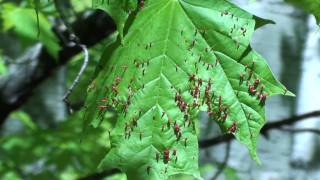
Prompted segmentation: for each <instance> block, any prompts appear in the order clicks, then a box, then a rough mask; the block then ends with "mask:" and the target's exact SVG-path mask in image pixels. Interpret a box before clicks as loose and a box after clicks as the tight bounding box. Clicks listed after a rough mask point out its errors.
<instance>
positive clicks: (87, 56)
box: [63, 44, 89, 113]
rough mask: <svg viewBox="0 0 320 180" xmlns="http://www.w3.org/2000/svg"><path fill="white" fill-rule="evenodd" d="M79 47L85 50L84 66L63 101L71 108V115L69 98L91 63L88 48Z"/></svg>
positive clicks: (81, 45)
mask: <svg viewBox="0 0 320 180" xmlns="http://www.w3.org/2000/svg"><path fill="white" fill-rule="evenodd" d="M79 46H80V47H81V49H82V50H83V54H84V60H83V64H82V66H81V69H80V71H79V73H78V74H77V76H76V78H75V79H74V81H73V82H72V84H71V86H70V88H69V89H68V91H67V92H66V94H65V95H64V96H63V101H64V102H65V103H66V104H67V106H69V110H70V113H72V109H71V107H70V103H69V101H68V97H69V96H70V94H71V93H72V91H73V90H74V88H75V87H76V85H77V84H78V83H79V81H80V78H81V76H82V75H83V73H84V71H85V70H86V68H87V66H88V63H89V53H88V49H87V47H86V46H85V45H83V44H80V45H79Z"/></svg>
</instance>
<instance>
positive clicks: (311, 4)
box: [286, 0, 320, 24]
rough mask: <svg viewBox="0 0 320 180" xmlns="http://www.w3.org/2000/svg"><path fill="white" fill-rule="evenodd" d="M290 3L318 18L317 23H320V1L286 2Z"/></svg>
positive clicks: (288, 0) (295, 0) (297, 0)
mask: <svg viewBox="0 0 320 180" xmlns="http://www.w3.org/2000/svg"><path fill="white" fill-rule="evenodd" d="M286 1H287V2H288V3H291V4H294V5H295V6H297V7H299V8H302V9H304V10H305V11H307V12H309V13H311V14H313V15H314V16H315V17H316V20H317V23H318V24H319V23H320V0H286Z"/></svg>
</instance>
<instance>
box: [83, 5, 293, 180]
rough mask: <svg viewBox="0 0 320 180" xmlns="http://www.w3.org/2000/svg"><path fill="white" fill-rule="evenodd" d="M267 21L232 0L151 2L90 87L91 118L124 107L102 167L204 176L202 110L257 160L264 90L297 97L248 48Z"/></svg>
mask: <svg viewBox="0 0 320 180" xmlns="http://www.w3.org/2000/svg"><path fill="white" fill-rule="evenodd" d="M256 20H257V21H259V22H258V23H257V22H256ZM264 23H265V22H263V21H262V19H258V18H257V17H255V16H253V15H251V14H249V13H247V12H245V11H243V10H242V9H240V8H238V7H237V6H235V5H233V4H231V3H230V2H228V1H226V0H215V1H207V0H148V1H145V4H144V7H143V8H142V9H140V11H139V12H138V13H137V16H136V17H135V18H134V20H133V23H132V24H131V26H130V27H129V29H128V33H127V34H126V35H125V36H124V39H123V43H122V44H121V45H119V46H118V47H117V48H116V49H115V50H114V51H109V52H110V54H109V56H103V60H104V61H106V65H105V66H104V69H103V70H101V71H100V73H99V75H98V76H97V78H96V79H95V80H94V81H93V82H92V84H91V85H90V87H89V89H88V99H87V104H86V114H85V117H84V118H85V120H86V121H92V124H94V125H98V124H100V123H101V122H102V121H103V120H104V119H105V116H104V114H105V112H106V111H107V110H108V109H114V110H115V111H116V112H117V116H118V117H117V123H116V125H115V128H113V129H112V131H111V132H109V133H110V140H111V150H110V151H109V152H108V153H107V155H106V157H105V158H104V159H103V161H102V162H101V164H100V167H101V168H112V167H116V168H120V169H121V170H122V171H124V172H126V174H127V176H128V179H168V178H170V177H173V176H175V175H178V174H186V175H191V176H193V177H195V178H197V179H201V177H200V175H199V174H200V173H199V170H198V155H199V152H198V140H197V134H198V126H197V124H198V118H197V117H198V113H199V112H200V111H207V112H208V113H209V114H210V115H211V117H212V119H214V120H215V121H216V122H217V123H218V124H219V125H220V127H221V129H222V131H223V132H225V133H232V134H234V136H235V137H236V139H237V140H238V141H239V142H241V143H243V144H244V145H246V146H247V147H248V149H249V152H250V155H251V156H252V158H253V159H254V160H256V161H257V162H259V159H258V157H257V154H256V142H257V137H258V135H259V131H260V129H261V128H262V126H263V125H264V124H265V112H264V104H265V99H264V98H269V97H270V96H272V95H276V94H285V95H291V96H293V94H292V93H291V92H289V91H287V90H286V89H285V87H284V86H283V85H282V84H280V83H279V82H278V81H277V80H276V79H275V78H274V76H273V74H272V72H271V70H270V68H269V67H268V65H267V63H266V61H265V60H264V59H263V58H262V57H261V56H260V55H259V54H258V53H257V52H256V51H254V50H253V49H251V47H250V44H249V41H250V39H251V37H252V34H253V32H254V30H255V29H256V28H257V27H260V26H261V25H262V24H264ZM250 87H251V88H250ZM174 151H176V155H174V153H173V152H174ZM168 152H169V156H168V155H167V153H168Z"/></svg>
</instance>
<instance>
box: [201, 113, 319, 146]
mask: <svg viewBox="0 0 320 180" xmlns="http://www.w3.org/2000/svg"><path fill="white" fill-rule="evenodd" d="M318 116H320V110H317V111H313V112H309V113H305V114H302V115H297V116H292V117H289V118H286V119H281V120H278V121H274V122H270V123H267V124H266V125H265V126H264V127H263V128H262V129H261V133H262V134H267V133H268V131H269V130H272V129H281V128H283V126H288V125H292V124H294V123H296V122H299V121H303V120H305V119H307V118H311V117H318ZM300 132H301V131H300ZM233 139H234V136H232V135H230V134H227V135H221V136H218V137H214V138H210V139H205V140H201V141H200V142H199V147H200V148H208V147H211V146H213V145H217V144H220V143H224V142H229V141H231V140H233Z"/></svg>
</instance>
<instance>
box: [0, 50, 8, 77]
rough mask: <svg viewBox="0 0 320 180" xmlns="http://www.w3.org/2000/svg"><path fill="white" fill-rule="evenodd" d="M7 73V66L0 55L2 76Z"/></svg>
mask: <svg viewBox="0 0 320 180" xmlns="http://www.w3.org/2000/svg"><path fill="white" fill-rule="evenodd" d="M6 71H7V68H6V65H5V63H4V61H3V58H2V54H1V53H0V75H3V74H5V73H6Z"/></svg>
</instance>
